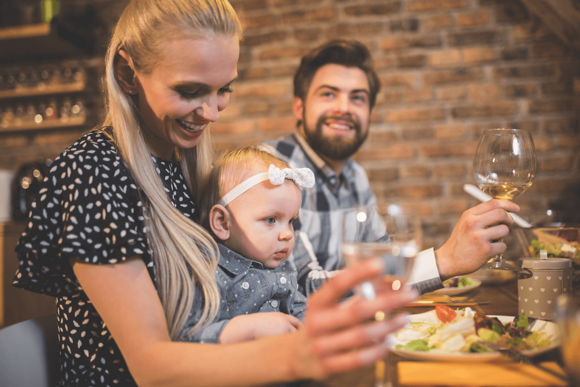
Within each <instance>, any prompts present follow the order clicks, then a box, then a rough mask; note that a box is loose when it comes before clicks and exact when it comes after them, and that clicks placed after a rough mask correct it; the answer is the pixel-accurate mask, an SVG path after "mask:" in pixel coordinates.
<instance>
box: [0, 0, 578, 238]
mask: <svg viewBox="0 0 580 387" xmlns="http://www.w3.org/2000/svg"><path fill="white" fill-rule="evenodd" d="M126 3H127V1H126V0H92V1H89V0H77V1H74V2H73V1H72V0H67V1H65V0H62V7H63V8H64V7H66V6H69V7H73V6H75V7H81V6H83V5H86V4H92V5H93V6H94V9H95V11H96V13H97V16H98V18H99V20H101V21H102V23H103V24H104V25H105V26H106V27H105V30H106V29H107V28H110V27H111V26H112V25H114V23H115V21H116V19H117V18H118V16H119V14H120V12H121V11H122V9H123V6H124V4H126ZM232 5H233V6H234V7H235V8H236V10H238V11H239V13H240V16H241V17H242V19H243V22H244V25H245V28H246V29H245V36H244V41H243V42H242V46H241V55H240V62H239V73H240V80H239V82H237V83H236V85H235V87H234V89H235V91H234V94H233V95H232V99H231V103H230V106H229V107H228V108H227V109H226V110H225V111H224V112H222V114H221V118H220V121H219V122H218V123H216V124H214V125H213V129H212V130H213V133H214V139H215V141H216V145H217V148H218V150H223V149H226V148H231V147H235V146H241V145H250V144H253V143H255V142H258V141H261V140H264V139H268V138H273V137H277V136H280V135H284V134H287V133H291V132H292V131H293V130H294V128H295V119H294V118H293V116H292V112H291V107H292V99H293V97H292V75H293V73H294V71H295V69H296V67H297V66H298V64H299V60H300V57H301V55H303V54H304V53H305V52H307V51H308V50H310V49H311V48H313V47H315V46H317V45H319V44H321V43H322V42H324V41H326V40H327V39H330V38H334V37H349V38H356V39H359V40H360V41H362V42H363V43H364V44H366V45H367V46H368V47H369V49H370V50H371V52H372V54H373V57H374V60H375V64H376V67H377V69H378V73H379V76H380V78H381V81H382V84H383V88H382V90H381V93H380V95H379V97H378V102H377V106H376V107H375V109H374V111H373V115H372V121H373V123H372V127H371V134H370V138H369V141H367V143H366V144H365V145H364V147H363V148H362V150H361V151H359V153H358V154H357V156H356V159H357V160H358V161H359V162H360V163H361V164H362V165H363V166H364V167H365V168H366V170H367V171H368V174H369V177H370V180H371V183H372V186H373V189H374V191H375V193H376V194H377V196H378V199H379V201H380V202H385V201H390V200H398V201H402V202H405V203H408V204H412V205H413V206H414V207H415V208H416V209H417V211H418V212H419V213H420V214H421V215H422V216H423V225H424V231H425V236H426V241H425V242H426V243H427V244H428V245H434V246H439V245H440V244H442V243H443V242H444V240H445V239H446V238H447V237H448V235H449V233H450V232H451V230H452V228H453V225H454V224H455V223H456V221H457V220H458V218H459V216H460V214H461V212H462V211H464V210H465V209H467V208H469V207H471V206H472V205H474V204H476V201H475V200H474V199H472V198H471V197H469V196H468V195H467V194H465V193H464V192H463V189H462V186H463V184H464V183H474V178H473V176H472V160H473V154H474V152H475V148H476V145H477V141H478V139H479V137H480V135H481V133H482V131H483V130H484V129H486V128H495V127H511V128H522V129H525V130H528V131H530V132H531V133H532V134H533V137H534V141H535V144H536V148H537V154H538V173H537V177H536V180H535V182H534V184H533V185H532V187H531V188H530V190H529V191H528V192H526V193H525V194H524V195H522V196H521V197H518V198H516V199H515V202H517V203H518V204H520V205H521V206H522V212H521V215H522V216H523V217H524V218H528V219H532V220H534V219H539V218H540V217H541V216H542V215H543V214H544V213H545V212H546V210H547V209H548V208H550V209H553V210H554V213H555V218H554V219H555V220H560V219H564V220H574V221H577V222H580V204H579V201H580V200H579V199H580V152H579V150H580V133H579V115H578V108H579V107H580V59H579V57H578V56H577V54H574V52H572V49H571V48H569V47H567V46H566V45H565V44H563V43H562V42H561V41H560V40H558V38H556V36H555V35H554V34H553V33H552V32H551V31H550V30H549V29H548V28H547V27H546V26H545V25H544V24H543V23H542V22H541V21H540V20H539V19H537V18H536V17H534V16H533V15H532V14H531V13H530V12H529V11H528V9H527V8H526V7H525V5H524V4H523V3H522V2H520V1H518V0H376V1H365V0H316V1H313V0H232ZM105 32H106V31H105ZM89 62H90V64H91V65H92V66H93V67H95V69H96V70H98V68H99V66H100V59H99V58H98V57H97V58H93V59H91V60H90V61H89ZM96 116H98V114H97V115H96ZM78 134H79V133H78V132H74V133H71V132H70V131H67V132H59V131H57V130H56V131H51V132H50V133H48V132H47V133H24V134H20V133H12V134H0V168H11V169H13V168H15V167H16V166H17V165H18V164H19V163H21V162H22V161H23V160H27V159H30V158H32V157H33V156H34V155H36V154H38V153H43V154H44V155H46V156H54V155H55V154H57V153H58V150H60V149H62V148H64V147H65V146H66V145H68V144H69V143H70V142H71V141H72V140H73V139H74V138H75V137H76V136H78Z"/></svg>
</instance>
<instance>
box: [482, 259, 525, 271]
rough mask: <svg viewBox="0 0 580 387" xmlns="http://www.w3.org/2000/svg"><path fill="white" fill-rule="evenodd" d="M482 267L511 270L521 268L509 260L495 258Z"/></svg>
mask: <svg viewBox="0 0 580 387" xmlns="http://www.w3.org/2000/svg"><path fill="white" fill-rule="evenodd" d="M482 267H484V268H486V269H494V270H509V271H518V270H519V267H517V266H516V265H512V264H511V263H509V262H506V261H495V260H494V261H491V262H487V263H486V264H485V265H483V266H482Z"/></svg>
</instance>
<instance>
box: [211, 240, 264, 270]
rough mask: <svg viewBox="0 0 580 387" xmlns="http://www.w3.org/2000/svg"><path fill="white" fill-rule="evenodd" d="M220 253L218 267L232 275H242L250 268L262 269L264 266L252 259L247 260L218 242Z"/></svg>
mask: <svg viewBox="0 0 580 387" xmlns="http://www.w3.org/2000/svg"><path fill="white" fill-rule="evenodd" d="M217 245H218V248H219V251H220V260H219V266H220V267H221V268H222V269H224V270H227V271H228V272H230V273H231V274H233V275H239V274H243V273H245V272H246V271H248V270H249V269H250V268H251V267H256V268H259V269H263V268H264V266H263V265H262V264H261V263H260V262H258V261H254V260H253V259H248V258H246V257H244V256H242V255H240V254H238V253H236V252H235V251H233V250H231V249H230V248H228V247H226V246H224V245H222V244H221V243H219V242H218V244H217Z"/></svg>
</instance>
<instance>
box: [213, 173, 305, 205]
mask: <svg viewBox="0 0 580 387" xmlns="http://www.w3.org/2000/svg"><path fill="white" fill-rule="evenodd" d="M286 179H289V180H294V182H295V183H296V184H297V185H299V186H300V187H304V188H312V187H314V172H312V171H311V170H310V169H308V168H296V169H291V168H284V169H280V168H277V167H276V166H274V164H270V167H269V168H268V172H261V173H258V174H257V175H254V176H252V177H250V178H248V179H246V180H244V181H243V182H241V183H240V184H238V185H237V186H235V187H234V188H232V190H231V191H230V192H228V193H227V194H225V195H224V196H223V197H222V198H221V199H220V201H219V203H218V204H221V205H222V206H224V207H225V206H227V205H228V204H230V203H231V202H232V201H233V200H234V199H235V198H237V197H238V196H240V195H241V194H243V193H244V192H246V191H247V190H249V189H250V188H252V187H253V186H255V185H256V184H260V183H261V182H263V181H266V180H270V183H272V184H273V185H282V184H284V181H285V180H286Z"/></svg>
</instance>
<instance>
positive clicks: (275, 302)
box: [270, 300, 278, 308]
mask: <svg viewBox="0 0 580 387" xmlns="http://www.w3.org/2000/svg"><path fill="white" fill-rule="evenodd" d="M270 304H271V305H272V306H273V307H274V308H275V307H277V306H278V301H276V300H273V301H272V302H271V303H270Z"/></svg>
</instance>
